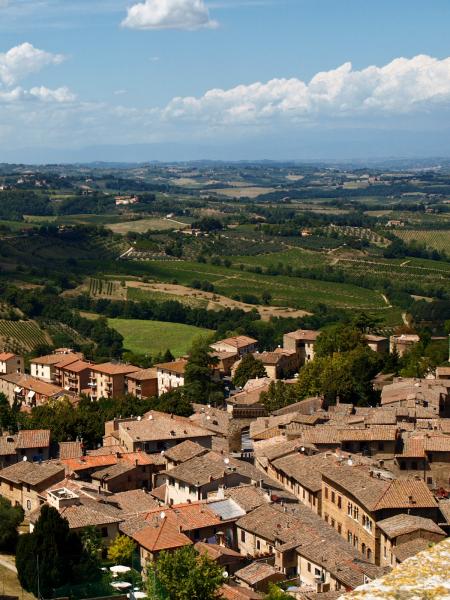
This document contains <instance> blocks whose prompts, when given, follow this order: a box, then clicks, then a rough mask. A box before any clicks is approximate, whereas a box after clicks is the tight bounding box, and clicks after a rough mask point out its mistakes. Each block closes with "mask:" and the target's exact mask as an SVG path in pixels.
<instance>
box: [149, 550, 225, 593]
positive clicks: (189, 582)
mask: <svg viewBox="0 0 450 600" xmlns="http://www.w3.org/2000/svg"><path fill="white" fill-rule="evenodd" d="M223 582H224V576H223V568H222V567H221V566H220V565H218V564H217V563H216V562H214V561H213V560H211V559H210V558H209V557H208V556H207V555H205V554H199V553H198V552H197V551H196V550H195V548H194V547H193V546H184V547H183V548H180V549H179V550H176V551H175V552H171V553H168V552H161V554H160V555H159V557H158V559H157V560H156V562H154V563H150V564H149V565H148V579H147V593H148V597H149V598H155V599H156V598H157V599H158V600H215V599H216V598H219V595H218V590H219V588H220V586H221V585H222V583H223Z"/></svg>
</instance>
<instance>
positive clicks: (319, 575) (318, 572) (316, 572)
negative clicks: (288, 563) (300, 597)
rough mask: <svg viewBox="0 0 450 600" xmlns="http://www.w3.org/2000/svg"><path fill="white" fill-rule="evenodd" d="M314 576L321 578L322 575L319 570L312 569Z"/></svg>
mask: <svg viewBox="0 0 450 600" xmlns="http://www.w3.org/2000/svg"><path fill="white" fill-rule="evenodd" d="M314 575H315V576H316V577H321V575H322V572H321V570H320V569H314Z"/></svg>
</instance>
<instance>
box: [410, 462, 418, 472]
mask: <svg viewBox="0 0 450 600" xmlns="http://www.w3.org/2000/svg"><path fill="white" fill-rule="evenodd" d="M411 469H412V470H413V471H417V463H416V461H415V460H413V461H412V463H411Z"/></svg>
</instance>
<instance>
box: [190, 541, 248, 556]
mask: <svg viewBox="0 0 450 600" xmlns="http://www.w3.org/2000/svg"><path fill="white" fill-rule="evenodd" d="M195 549H196V550H197V552H199V553H200V554H206V555H207V556H208V557H209V558H211V559H212V560H218V559H219V558H221V557H226V556H228V557H230V558H235V559H238V560H245V556H242V554H239V552H236V550H232V549H231V548H227V547H226V546H220V545H219V544H208V543H206V542H197V543H196V544H195Z"/></svg>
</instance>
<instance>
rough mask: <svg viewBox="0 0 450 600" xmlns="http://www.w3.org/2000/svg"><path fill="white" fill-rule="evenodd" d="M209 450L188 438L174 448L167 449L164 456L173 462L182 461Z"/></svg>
mask: <svg viewBox="0 0 450 600" xmlns="http://www.w3.org/2000/svg"><path fill="white" fill-rule="evenodd" d="M207 452H209V451H208V449H207V448H205V447H204V446H201V445H200V444H197V443H196V442H192V441H191V440H186V441H185V442H181V443H180V444H177V445H176V446H174V447H173V448H170V449H169V450H166V451H165V453H164V456H165V457H166V458H168V459H169V460H171V461H173V462H177V463H182V462H186V461H187V460H190V459H191V458H194V457H195V456H201V455H202V454H206V453H207Z"/></svg>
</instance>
